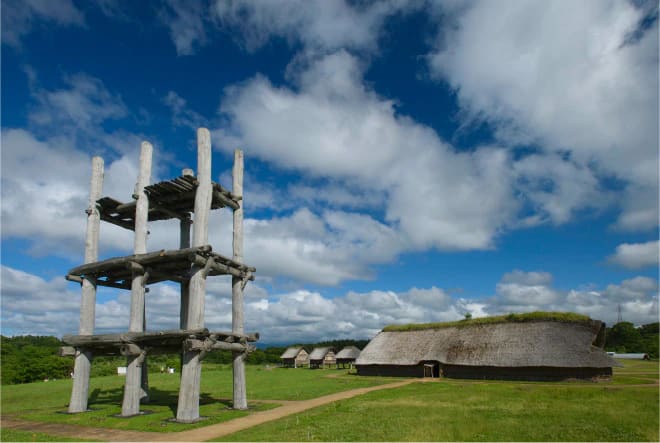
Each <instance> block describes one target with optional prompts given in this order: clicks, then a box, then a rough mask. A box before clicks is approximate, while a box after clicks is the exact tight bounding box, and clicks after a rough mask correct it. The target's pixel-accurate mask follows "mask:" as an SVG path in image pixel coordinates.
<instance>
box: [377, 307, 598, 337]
mask: <svg viewBox="0 0 660 443" xmlns="http://www.w3.org/2000/svg"><path fill="white" fill-rule="evenodd" d="M535 321H556V322H564V323H588V322H590V321H592V320H591V318H589V317H588V316H586V315H582V314H576V313H574V312H542V311H536V312H527V313H524V314H507V315H497V316H493V317H480V318H472V319H465V320H458V321H450V322H443V323H409V324H405V325H389V326H385V327H384V328H383V332H400V331H422V330H425V329H443V328H452V327H458V328H460V327H466V326H475V325H486V324H496V323H527V322H535Z"/></svg>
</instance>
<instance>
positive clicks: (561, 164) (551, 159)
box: [513, 154, 610, 224]
mask: <svg viewBox="0 0 660 443" xmlns="http://www.w3.org/2000/svg"><path fill="white" fill-rule="evenodd" d="M513 167H514V171H515V175H516V178H517V189H518V190H520V191H521V192H522V196H524V197H525V198H526V199H528V200H529V202H530V204H531V205H532V206H533V208H534V213H535V215H536V216H537V223H541V222H544V221H545V220H546V219H548V220H550V221H551V222H553V223H555V224H561V223H566V222H568V221H569V220H571V219H572V218H573V216H574V213H575V212H576V211H578V210H584V209H586V208H590V209H596V210H597V209H602V208H604V207H605V206H606V204H608V203H610V201H609V199H608V196H607V193H606V192H605V191H604V190H603V189H601V186H600V184H599V181H598V178H597V177H596V176H595V175H594V173H593V171H592V170H590V169H589V168H588V167H585V166H583V165H580V164H577V163H575V162H572V161H570V160H564V159H562V158H561V157H560V156H559V155H554V154H548V155H530V156H527V157H525V158H523V159H521V160H519V161H517V162H515V163H514V164H513Z"/></svg>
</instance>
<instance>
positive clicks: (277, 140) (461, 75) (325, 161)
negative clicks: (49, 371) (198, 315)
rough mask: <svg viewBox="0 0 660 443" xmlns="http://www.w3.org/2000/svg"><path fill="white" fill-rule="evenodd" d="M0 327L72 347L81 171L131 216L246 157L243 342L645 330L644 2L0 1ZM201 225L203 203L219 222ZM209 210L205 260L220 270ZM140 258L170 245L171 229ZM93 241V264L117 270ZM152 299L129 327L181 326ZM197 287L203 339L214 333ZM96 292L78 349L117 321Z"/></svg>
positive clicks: (649, 157) (224, 302)
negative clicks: (203, 140) (144, 192)
mask: <svg viewBox="0 0 660 443" xmlns="http://www.w3.org/2000/svg"><path fill="white" fill-rule="evenodd" d="M2 110H3V112H2V283H1V285H2V333H3V334H9V335H11V334H26V333H32V334H55V335H61V334H64V333H75V331H77V329H78V325H77V318H78V303H79V297H80V295H79V289H78V288H77V287H76V285H74V284H72V283H67V282H66V281H65V280H64V278H63V276H64V275H65V274H66V272H67V270H68V269H70V268H71V267H73V266H76V265H77V264H79V263H80V262H81V261H82V257H83V244H84V225H85V217H84V212H83V210H84V209H85V207H86V199H87V193H88V183H89V176H90V175H89V174H90V169H91V168H90V166H91V157H92V156H93V155H101V156H103V157H104V159H105V182H104V192H103V194H104V195H109V196H112V197H114V198H116V199H119V200H128V199H130V195H131V193H132V188H133V186H134V184H135V180H136V179H137V169H136V167H137V166H136V165H137V161H138V156H139V145H140V142H141V141H142V140H148V141H150V142H151V143H153V145H154V148H155V155H154V161H155V165H154V172H153V177H152V181H156V180H162V179H167V178H171V177H173V176H176V175H178V174H179V172H180V171H181V169H182V168H184V167H193V168H194V167H195V159H196V153H195V146H196V141H195V129H196V128H197V127H200V126H205V127H207V128H209V130H211V133H212V140H213V147H214V158H213V161H214V163H213V177H214V179H215V180H216V181H219V182H220V183H223V184H225V185H228V184H229V182H230V169H231V158H232V157H231V155H232V152H233V149H235V148H241V149H243V151H244V153H245V163H246V177H245V200H244V202H245V214H246V222H245V228H246V238H245V248H246V252H245V260H246V262H248V263H249V264H251V265H254V266H256V267H257V271H258V272H257V274H258V278H257V280H256V281H255V282H254V283H253V284H250V285H249V286H248V289H247V293H246V296H247V298H246V307H245V309H246V322H247V324H246V328H247V329H248V330H254V331H256V330H258V331H260V332H261V336H262V337H263V341H264V342H270V343H283V342H291V341H306V342H309V341H314V340H321V339H330V338H369V337H371V336H373V335H374V334H375V333H376V332H377V331H378V330H380V329H381V328H382V327H383V326H385V325H386V324H390V323H399V322H427V321H443V320H454V319H458V318H462V316H463V315H464V314H465V313H467V312H470V313H472V315H473V316H482V315H491V314H500V313H508V312H524V311H531V310H539V309H542V310H569V311H576V312H581V313H585V314H588V315H591V316H592V317H593V318H598V319H602V320H604V321H606V322H608V323H610V324H611V323H613V322H615V321H616V317H617V307H618V306H619V305H620V306H621V309H622V313H623V317H624V319H625V320H629V321H633V322H634V323H636V324H642V323H648V322H651V321H656V320H657V318H658V20H657V4H656V3H654V2H627V1H583V2H562V1H549V2H541V1H539V2H523V1H505V2H488V1H471V2H453V1H447V2H427V1H421V0H420V1H383V2H376V3H373V2H347V1H322V2H321V1H319V2H316V1H309V2H302V1H300V2H299V1H273V2H242V1H234V2H227V1H215V0H214V1H181V0H163V1H145V2H131V1H120V0H103V1H98V2H84V1H75V0H58V1H55V0H52V1H42V0H27V1H25V0H23V1H18V0H16V1H15V0H3V2H2ZM216 212H217V211H216ZM230 220H231V219H230V214H229V212H226V211H225V212H223V213H218V214H214V216H213V218H212V223H213V225H212V227H211V234H210V238H211V243H212V244H213V245H214V249H215V250H217V251H219V252H220V253H225V255H230V229H231V228H230ZM150 231H151V235H150V238H149V241H148V248H149V249H160V248H175V247H176V245H177V244H178V240H177V238H176V236H177V232H178V229H177V226H176V224H175V223H168V222H157V223H152V225H151V226H150ZM131 249H132V238H131V235H130V233H129V232H127V231H126V232H124V231H123V230H122V229H120V228H116V227H114V226H107V225H104V226H103V227H102V230H101V256H102V257H104V258H105V257H111V256H117V255H125V254H129V253H130V252H131ZM177 293H178V290H177V288H176V287H174V286H172V285H167V284H160V285H157V286H154V287H153V289H152V292H151V293H150V294H149V297H148V300H147V313H148V317H147V325H148V328H149V329H158V328H172V327H175V326H176V325H177V324H178V320H177V318H176V315H177V313H178V303H179V301H178V295H177ZM229 294H230V288H229V283H228V281H227V280H226V279H224V278H218V279H214V280H213V282H211V283H210V284H209V294H208V296H207V314H206V321H207V326H208V327H210V328H216V329H227V328H229V327H230V322H231V318H230V312H231V309H230V297H229ZM128 300H129V298H128V293H125V292H117V291H114V290H108V289H103V290H100V291H99V296H98V303H97V312H96V320H97V323H96V326H97V330H98V332H108V331H117V330H123V329H125V328H126V327H127V324H128V309H129V307H128Z"/></svg>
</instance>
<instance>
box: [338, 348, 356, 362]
mask: <svg viewBox="0 0 660 443" xmlns="http://www.w3.org/2000/svg"><path fill="white" fill-rule="evenodd" d="M359 356H360V349H358V348H357V347H355V346H346V347H345V348H344V349H342V350H341V351H339V352H338V353H337V355H336V356H335V357H336V358H337V360H340V359H353V360H355V359H356V358H358V357H359Z"/></svg>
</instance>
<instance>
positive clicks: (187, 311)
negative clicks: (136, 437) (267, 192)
mask: <svg viewBox="0 0 660 443" xmlns="http://www.w3.org/2000/svg"><path fill="white" fill-rule="evenodd" d="M152 151H153V148H152V146H151V144H150V143H148V142H143V143H142V146H141V151H140V172H139V176H138V180H137V184H136V186H135V192H134V194H133V200H132V201H129V202H127V203H122V202H120V201H117V200H115V199H113V198H110V197H103V198H101V192H102V188H103V159H102V158H100V157H94V158H93V159H92V179H91V186H90V197H89V208H88V209H87V210H86V213H87V234H86V239H85V263H84V264H83V265H81V266H78V267H76V268H73V269H71V270H70V271H69V273H68V275H67V276H66V278H67V279H68V280H70V281H75V282H78V283H80V284H81V287H82V298H81V302H80V327H79V331H78V335H65V336H64V337H63V341H64V342H65V343H66V344H67V345H70V346H66V347H63V348H62V350H61V355H75V369H74V375H73V389H72V392H71V401H70V403H69V412H70V413H78V412H84V411H86V410H87V400H88V391H89V374H90V368H91V363H92V357H93V356H95V355H97V356H98V355H124V356H126V357H127V371H126V381H125V388H124V397H123V402H122V410H121V415H122V416H125V417H130V416H133V415H137V414H140V402H141V401H142V402H145V401H148V380H147V370H146V367H147V365H146V358H147V355H148V354H158V353H160V354H162V353H181V356H182V357H181V358H182V370H181V384H180V387H179V400H178V405H177V413H176V420H177V421H180V422H184V423H191V422H194V421H197V420H199V419H200V416H199V394H200V379H201V362H202V359H203V358H204V355H205V354H206V353H207V352H210V351H213V350H229V351H232V354H233V379H234V381H233V384H234V386H233V407H234V408H235V409H246V408H247V394H246V389H245V356H246V355H247V353H248V352H250V351H252V350H254V346H253V345H251V344H250V343H251V342H255V341H257V339H258V338H259V334H258V333H253V334H246V333H245V332H244V327H243V290H244V288H245V285H246V284H247V282H248V281H249V280H254V272H255V268H253V267H250V266H247V265H245V264H244V263H243V204H242V200H243V198H242V196H243V153H242V152H241V151H240V150H236V151H235V152H234V166H233V170H232V175H233V188H232V190H231V191H228V190H226V189H224V188H223V187H222V186H220V185H219V184H218V183H214V182H213V181H212V180H211V135H210V133H209V131H208V129H206V128H200V129H198V130H197V176H195V175H194V173H193V171H192V170H190V169H184V171H183V173H182V175H181V176H180V177H177V178H174V179H172V180H168V181H163V182H160V183H155V184H149V183H150V179H151V158H152ZM224 207H227V208H231V209H232V210H233V255H232V258H228V257H224V256H222V255H220V254H218V253H216V252H214V251H213V248H212V247H211V245H209V244H208V227H209V226H208V220H209V213H210V211H211V210H212V209H219V208H224ZM192 216H194V219H193V217H192ZM174 218H176V219H179V221H180V248H179V249H176V250H160V251H154V252H148V251H147V234H148V231H147V223H148V222H151V221H157V220H167V219H174ZM101 220H103V221H106V222H108V223H112V224H115V225H117V226H121V227H123V228H126V229H129V230H131V231H134V232H135V241H134V249H133V252H134V253H133V255H129V256H125V257H115V258H110V259H107V260H102V261H98V242H99V225H100V221H101ZM191 226H192V242H191V238H190V231H191V229H190V228H191ZM216 275H231V276H232V283H231V284H232V330H231V331H229V332H212V331H209V330H208V329H206V328H205V327H204V297H205V295H206V279H207V277H210V276H216ZM163 281H172V282H176V283H179V284H180V285H181V309H180V320H179V329H174V330H166V331H153V332H149V331H147V329H146V322H145V319H146V315H145V293H147V292H148V291H149V289H148V285H150V284H154V283H158V282H163ZM97 286H109V287H112V288H120V289H126V290H130V291H131V307H130V320H129V326H128V331H127V332H125V333H121V334H94V322H95V305H96V288H97Z"/></svg>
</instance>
